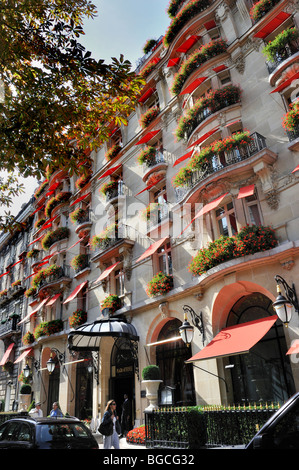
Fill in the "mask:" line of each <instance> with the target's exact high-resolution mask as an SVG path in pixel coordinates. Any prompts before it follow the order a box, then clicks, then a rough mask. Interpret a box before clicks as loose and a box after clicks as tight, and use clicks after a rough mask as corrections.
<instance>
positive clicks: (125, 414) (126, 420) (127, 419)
mask: <svg viewBox="0 0 299 470" xmlns="http://www.w3.org/2000/svg"><path fill="white" fill-rule="evenodd" d="M131 427H132V422H131V402H130V400H129V399H128V395H127V394H126V393H125V394H124V402H123V404H122V412H121V430H122V435H123V436H126V435H127V433H128V431H130V429H131Z"/></svg>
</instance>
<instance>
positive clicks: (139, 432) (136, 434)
mask: <svg viewBox="0 0 299 470" xmlns="http://www.w3.org/2000/svg"><path fill="white" fill-rule="evenodd" d="M145 430H146V428H145V425H144V424H142V425H141V426H139V427H138V428H134V429H131V431H129V432H128V433H127V435H126V441H127V442H129V443H131V444H143V445H145Z"/></svg>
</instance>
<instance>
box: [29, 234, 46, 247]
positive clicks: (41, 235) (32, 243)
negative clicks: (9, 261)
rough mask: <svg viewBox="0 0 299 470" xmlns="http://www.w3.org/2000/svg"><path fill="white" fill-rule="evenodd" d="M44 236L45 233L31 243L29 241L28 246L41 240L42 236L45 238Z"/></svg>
mask: <svg viewBox="0 0 299 470" xmlns="http://www.w3.org/2000/svg"><path fill="white" fill-rule="evenodd" d="M43 237H44V235H41V236H40V237H38V238H36V239H35V240H33V241H32V242H31V243H29V245H28V246H30V245H33V243H35V242H38V241H39V240H40V239H41V238H43Z"/></svg>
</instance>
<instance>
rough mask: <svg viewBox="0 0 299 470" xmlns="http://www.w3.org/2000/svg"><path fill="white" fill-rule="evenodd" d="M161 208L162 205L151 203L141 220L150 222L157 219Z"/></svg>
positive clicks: (143, 212)
mask: <svg viewBox="0 0 299 470" xmlns="http://www.w3.org/2000/svg"><path fill="white" fill-rule="evenodd" d="M160 208H161V204H160V203H158V202H151V203H150V204H149V205H148V206H147V207H146V208H145V209H144V210H143V211H142V212H141V218H142V219H143V220H150V218H151V217H155V216H156V215H157V213H158V211H159V209H160Z"/></svg>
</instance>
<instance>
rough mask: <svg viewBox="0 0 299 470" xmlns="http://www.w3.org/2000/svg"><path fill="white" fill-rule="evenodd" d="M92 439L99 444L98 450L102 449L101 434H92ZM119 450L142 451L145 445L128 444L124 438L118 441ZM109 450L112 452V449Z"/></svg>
mask: <svg viewBox="0 0 299 470" xmlns="http://www.w3.org/2000/svg"><path fill="white" fill-rule="evenodd" d="M94 437H95V438H96V440H97V442H98V444H99V449H103V436H102V435H101V434H94ZM119 448H120V449H133V450H138V449H139V450H140V449H141V450H144V449H146V447H145V445H141V444H129V443H128V442H127V440H126V438H125V437H121V438H120V439H119ZM111 450H114V448H113V447H112V449H111Z"/></svg>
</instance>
